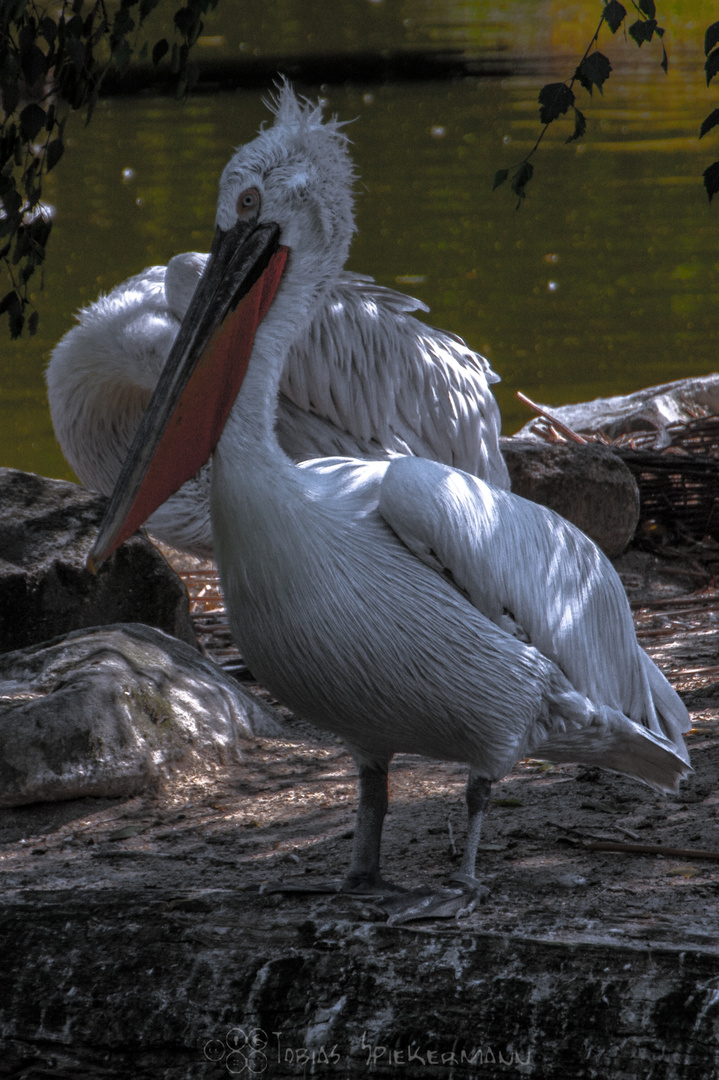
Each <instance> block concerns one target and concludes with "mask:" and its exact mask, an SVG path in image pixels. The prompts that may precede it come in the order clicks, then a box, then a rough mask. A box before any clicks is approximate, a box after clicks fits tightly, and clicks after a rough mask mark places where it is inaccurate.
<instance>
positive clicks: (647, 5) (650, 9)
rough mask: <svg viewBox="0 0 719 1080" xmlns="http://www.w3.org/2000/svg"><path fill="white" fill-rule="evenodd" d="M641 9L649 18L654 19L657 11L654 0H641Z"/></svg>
mask: <svg viewBox="0 0 719 1080" xmlns="http://www.w3.org/2000/svg"><path fill="white" fill-rule="evenodd" d="M639 10H640V11H643V12H644V14H645V15H646V16H647V18H649V19H653V18H654V17H655V15H656V13H657V8H656V4H655V3H654V0H639Z"/></svg>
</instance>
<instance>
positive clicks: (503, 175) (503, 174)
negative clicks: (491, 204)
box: [492, 169, 509, 191]
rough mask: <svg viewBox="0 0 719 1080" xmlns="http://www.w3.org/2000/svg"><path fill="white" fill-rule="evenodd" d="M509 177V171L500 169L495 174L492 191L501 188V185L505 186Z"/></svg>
mask: <svg viewBox="0 0 719 1080" xmlns="http://www.w3.org/2000/svg"><path fill="white" fill-rule="evenodd" d="M508 176H509V169H498V170H497V172H496V173H495V174H494V183H493V184H492V191H495V190H496V189H497V188H498V187H499V186H500V184H503V183H504V181H505V180H506V179H507V177H508Z"/></svg>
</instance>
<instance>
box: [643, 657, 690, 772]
mask: <svg viewBox="0 0 719 1080" xmlns="http://www.w3.org/2000/svg"><path fill="white" fill-rule="evenodd" d="M639 654H640V656H641V660H642V664H643V667H644V675H645V677H646V679H647V682H648V684H649V693H650V694H651V697H652V701H653V703H654V709H655V710H656V715H657V721H658V724H659V727H660V729H661V732H662V734H663V735H664V736H665V737H666V738H667V739H668V740H669V741H670V742H671V743H672V744H673V745H674V749H675V751H676V753H677V754H678V755H679V757H681V758H682V760H683V761H686V762H687V764H688V762H689V752H688V750H687V748H686V746H685V745H684V739H683V738H682V736H683V735H684V733H685V732H687V731H689V728H690V727H691V720H690V718H689V713H688V711H687V709H686V706H685V705H684V702H683V701H682V699H681V698H680V697H679V695H678V694H677V692H676V690H674V688H673V687H672V686H671V685H670V684H669V683H668V682H667V679H666V678H665V676H664V675H662V673H661V671H660V670H659V668H658V667H657V666H656V664H655V663H654V662H653V661H652V660H650V659H649V657H648V656H647V654H646V653H645V652H644V650H643V649H640V650H639Z"/></svg>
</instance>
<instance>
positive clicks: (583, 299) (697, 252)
mask: <svg viewBox="0 0 719 1080" xmlns="http://www.w3.org/2000/svg"><path fill="white" fill-rule="evenodd" d="M363 2H365V3H367V4H368V7H369V3H368V0H363ZM288 6H291V5H288ZM660 75H661V73H660ZM661 78H663V76H661ZM542 81H543V79H541V78H536V79H528V78H521V79H520V78H516V79H507V80H504V81H499V80H488V79H483V80H477V79H466V80H463V81H461V82H457V83H452V84H443V83H434V84H427V85H413V84H406V85H401V86H380V87H378V86H371V87H369V86H366V87H361V86H356V87H350V88H334V87H330V88H323V90H322V93H323V96H324V97H325V98H326V99H327V100H328V105H329V108H330V109H331V110H333V111H336V112H338V113H339V114H340V115H341V116H343V117H357V122H356V123H355V124H354V126H353V127H352V129H351V137H352V140H353V143H354V153H355V157H356V160H357V163H358V168H359V172H360V175H361V183H360V185H359V189H358V202H357V216H358V234H357V237H356V239H355V243H354V246H353V249H352V254H351V259H350V264H349V265H350V268H351V269H355V270H358V271H362V272H364V273H370V274H373V275H374V276H375V277H376V278H377V279H378V280H379V281H380V282H382V283H383V284H388V285H396V284H397V283H398V282H399V283H400V285H401V287H402V288H404V289H405V290H406V291H407V292H411V293H413V294H414V295H416V296H418V297H419V298H421V299H422V300H424V301H425V302H427V303H428V304H429V305H430V307H431V309H432V314H431V319H432V320H433V321H435V322H436V323H437V324H438V325H441V326H444V327H447V328H448V329H452V330H454V331H456V332H457V333H459V334H461V335H462V336H464V337H466V338H467V339H468V340H469V341H470V343H471V344H473V345H474V346H475V347H476V348H478V349H480V350H481V351H483V352H485V353H486V355H488V356H489V357H490V358H491V360H492V361H493V363H494V365H495V367H496V369H497V371H498V372H499V373H500V374H501V375H502V378H503V380H504V382H503V383H502V385H501V386H500V387H499V388H498V396H499V399H500V404H501V407H502V411H503V415H504V417H505V429H506V430H507V431H512V430H516V428H517V427H518V426H519V425H520V424H521V423H523V422H524V421H525V420H526V419H527V418H528V415H527V414H526V413H525V412H524V411H523V409H522V407H521V406H519V405H518V403H517V402H516V401H515V399H514V391H515V390H516V389H522V390H524V391H525V392H526V393H528V394H529V396H530V397H532V398H535V399H538V400H541V401H544V402H550V403H552V402H554V403H561V402H565V401H572V400H574V401H576V400H582V399H584V398H587V397H591V396H594V395H596V394H599V393H612V392H624V391H628V390H632V389H636V388H637V387H640V386H643V385H647V384H650V383H653V382H659V381H662V380H668V379H672V378H678V377H680V376H682V375H698V374H703V373H706V372H708V371H710V370H712V369H713V368H714V367H715V344H714V340H715V327H716V322H717V306H718V304H719V287H718V280H719V279H718V276H717V270H718V268H719V262H718V261H717V254H716V240H715V237H716V229H717V224H716V213H717V208H715V209H714V210H713V211H711V213H710V212H709V210H708V208H707V205H706V198H705V196H704V194H703V191H702V189H701V185H700V181H699V180H698V177H699V176H700V173H701V171H702V168H703V167H704V166H705V164H706V163H707V161H708V160H711V158H709V157H708V155H710V154H711V149H707V148H705V146H704V145H703V144H698V143H697V141H696V132H697V130H698V126H699V123H700V121H701V119H702V118H703V116H704V115H706V113H707V112H708V111H709V108H710V107H711V102H710V101H709V98H708V97H707V95H706V92H704V96H703V97H702V90H701V86H700V79H699V78H698V77H697V78H694V79H689V78H688V73H687V70H686V69H680V70H677V71H675V72H673V71H672V69H671V68H670V76H669V79H667V80H665V82H664V83H662V82H660V81H659V78H657V79H655V78H654V76H652V80H651V81H649V82H648V83H647V85H646V87H645V89H644V91H643V94H644V96H643V99H642V100H643V102H644V104H643V106H642V108H641V109H638V108H637V106H636V103H635V100H634V97H633V90H634V86H633V84H632V82H631V81H630V80H629V79H628V77H627V78H623V79H621V80H620V79H618V80H617V81H616V82H615V84H614V85H613V87H612V91H611V100H610V96H609V91H607V98H606V100H604V101H596V102H595V103H594V105H593V107H591V108H587V110H586V111H587V116H588V119H589V121H590V129H591V131H590V135H589V137H588V138H587V139H586V140H585V141H584V142H583V143H582V144H579V145H574V146H572V147H567V146H565V145H564V138H565V137H566V135H567V134H568V133H569V132H568V131H567V132H559V133H558V134H557V136H555V137H554V138H552V139H551V140H547V142H546V144H543V146H542V149H541V153H540V154H539V155H538V160H537V174H536V179H535V180H534V181H533V182H532V185H531V188H530V197H529V198H528V199H527V201H526V204H525V205H524V206H523V208H522V209H521V211H519V212H518V213H517V212H515V210H514V200H513V199H512V198H511V197H510V196H509V193H508V192H507V191H505V190H500V191H498V192H495V193H492V191H491V180H492V176H493V175H494V172H495V170H496V169H497V168H499V167H501V166H504V165H509V164H511V163H512V161H513V160H518V159H520V158H521V157H522V156H523V154H524V153H525V152H526V149H527V148H528V147H529V146H530V145H531V142H532V141H533V139H534V138H535V137H536V133H537V125H536V116H537V106H536V95H537V91H538V88H539V86H540V85H541V84H542ZM306 90H307V92H308V93H310V94H313V95H317V94H318V93H319V92H320V91H319V88H317V87H314V88H312V87H308V88H306ZM264 116H265V112H264V109H263V107H262V104H261V95H260V94H259V93H255V92H252V93H250V92H241V91H238V92H233V93H223V94H217V95H214V96H207V97H202V98H198V99H195V100H194V101H191V102H190V103H189V104H186V105H182V104H178V103H176V102H174V101H173V100H171V99H168V98H153V97H143V98H138V99H113V100H109V101H105V102H101V104H100V106H99V107H98V111H97V114H96V117H95V119H94V120H93V122H92V124H91V126H90V127H89V128H88V129H87V130H83V129H81V127H80V126H79V125H77V127H76V128H75V129H74V130H73V133H72V140H71V142H72V145H71V146H70V147H69V150H68V153H67V154H66V155H65V158H64V160H63V163H62V166H61V167H59V168H58V169H57V170H56V172H54V173H52V174H51V176H50V178H49V181H48V186H47V192H46V194H47V198H48V201H50V202H51V203H53V204H54V205H55V206H56V208H57V216H56V219H55V231H54V233H53V236H52V239H51V250H50V255H49V262H48V265H47V269H46V273H45V284H46V292H45V293H44V294H43V295H41V296H40V297H39V301H40V304H41V310H42V318H41V324H40V334H39V335H38V337H37V338H35V339H33V340H31V341H30V342H22V343H19V344H15V345H12V346H11V345H10V344H9V343H8V342H7V341H5V340H4V338H2V339H0V342H1V346H0V387H1V392H0V408H1V410H2V416H1V418H0V462H1V463H2V464H6V465H13V466H16V467H22V468H29V469H32V470H35V471H39V472H44V473H46V474H49V475H54V476H69V475H70V473H69V471H68V469H67V466H66V465H65V464H64V461H63V459H62V457H61V455H60V452H59V449H58V448H57V447H56V446H55V444H54V439H53V435H52V430H51V426H50V422H49V416H48V413H47V407H46V404H45V398H44V389H43V382H42V372H43V369H44V365H45V363H46V358H47V354H48V351H49V349H50V348H51V347H52V345H53V344H54V342H55V341H56V340H57V339H58V338H59V337H60V335H61V334H62V333H63V332H64V331H65V330H66V329H67V328H68V327H69V326H70V325H71V321H72V312H73V310H75V309H76V308H77V307H79V306H80V305H82V304H84V303H87V302H88V301H90V300H91V299H93V298H94V297H95V296H96V295H97V294H98V293H99V292H100V291H102V290H107V289H109V288H110V287H111V286H112V285H113V284H115V283H117V282H118V281H120V280H122V279H123V278H124V277H127V276H129V275H130V274H133V273H136V272H138V271H139V270H140V269H141V268H142V267H143V266H146V265H149V264H153V263H158V262H166V261H167V260H168V259H169V258H171V257H172V255H174V254H176V253H177V252H180V251H184V250H188V249H193V248H194V249H198V250H207V248H208V247H209V244H210V240H211V235H212V223H213V216H214V203H215V197H216V189H217V178H218V176H219V173H220V170H221V168H222V166H223V165H224V163H225V161H226V160H227V158H228V156H229V154H230V152H231V150H232V148H233V147H234V146H236V145H237V144H238V143H240V142H243V141H244V140H246V139H248V138H250V137H252V135H253V134H254V132H255V131H256V129H257V126H258V124H259V123H260V122H261V121H262V120H263V119H264ZM704 142H706V140H704Z"/></svg>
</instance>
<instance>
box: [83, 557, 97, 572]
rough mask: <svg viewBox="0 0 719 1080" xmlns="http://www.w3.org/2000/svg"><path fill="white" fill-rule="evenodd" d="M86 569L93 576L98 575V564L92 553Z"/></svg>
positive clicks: (87, 559)
mask: <svg viewBox="0 0 719 1080" xmlns="http://www.w3.org/2000/svg"><path fill="white" fill-rule="evenodd" d="M85 569H86V570H87V571H89V573H91V574H93V575H96V574H97V570H98V564H97V563H96V562H95V560H94V558H93V556H92V553H90V554H89V555H88V557H87V558H86V559H85Z"/></svg>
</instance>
